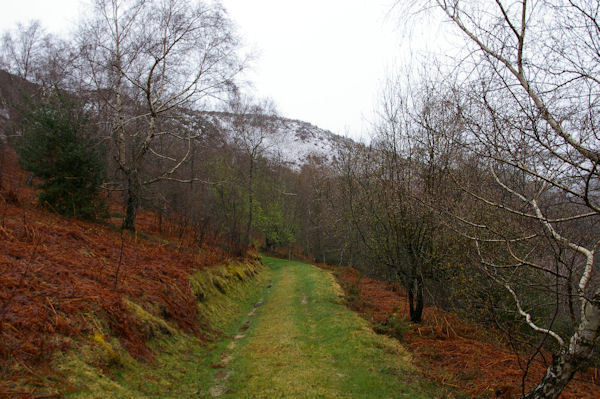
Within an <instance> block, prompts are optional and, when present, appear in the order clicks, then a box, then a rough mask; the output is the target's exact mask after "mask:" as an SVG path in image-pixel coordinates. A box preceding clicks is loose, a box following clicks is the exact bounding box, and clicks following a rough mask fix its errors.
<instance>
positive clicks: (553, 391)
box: [523, 290, 600, 399]
mask: <svg viewBox="0 0 600 399" xmlns="http://www.w3.org/2000/svg"><path fill="white" fill-rule="evenodd" d="M585 301H586V302H585V304H584V307H583V310H582V320H581V321H580V323H579V328H578V329H577V331H576V332H575V334H573V336H572V337H571V340H570V341H569V344H568V345H567V346H565V347H564V348H563V350H562V351H561V352H560V353H559V354H558V355H555V356H554V357H553V358H552V364H551V365H550V366H549V367H548V368H547V369H546V374H545V375H544V378H542V381H541V382H540V383H539V384H538V385H537V386H536V387H535V388H534V389H533V391H531V392H529V393H528V394H527V395H525V396H524V397H523V398H524V399H542V398H544V399H555V398H558V397H559V396H560V394H561V392H562V391H563V389H564V388H565V387H566V386H567V384H568V383H569V381H571V379H572V378H573V375H575V373H576V372H577V371H579V370H580V369H582V368H584V367H585V366H586V363H587V362H588V361H589V360H590V358H591V356H592V354H593V350H594V343H595V342H596V340H597V339H598V334H599V333H600V306H599V305H600V290H597V291H596V292H595V294H594V297H593V298H592V299H591V300H585Z"/></svg>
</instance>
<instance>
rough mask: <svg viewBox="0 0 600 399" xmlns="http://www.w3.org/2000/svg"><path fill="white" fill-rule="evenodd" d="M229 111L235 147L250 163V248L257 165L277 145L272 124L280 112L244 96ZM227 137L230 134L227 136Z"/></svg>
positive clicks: (236, 98) (247, 242)
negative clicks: (230, 112) (274, 140)
mask: <svg viewBox="0 0 600 399" xmlns="http://www.w3.org/2000/svg"><path fill="white" fill-rule="evenodd" d="M230 109H231V111H232V113H233V116H232V118H233V119H232V124H231V133H232V134H233V143H234V144H235V145H236V146H237V147H239V148H240V149H241V150H242V152H243V153H244V155H245V157H246V159H247V169H246V172H247V180H246V184H247V195H248V202H247V206H248V218H247V220H246V229H245V233H244V238H243V245H244V246H248V245H250V244H251V243H252V227H253V222H254V220H253V219H254V208H255V189H254V185H255V169H256V163H257V161H258V159H259V158H262V157H264V156H265V153H266V152H267V151H268V150H269V148H270V147H272V146H273V145H274V144H275V143H274V142H273V136H274V131H273V126H274V124H273V121H274V118H275V117H276V115H277V111H276V110H275V105H274V103H273V102H272V101H270V100H262V101H254V100H252V99H250V98H247V97H244V96H241V95H236V96H234V97H233V99H232V100H231V102H230ZM224 134H227V133H226V132H224Z"/></svg>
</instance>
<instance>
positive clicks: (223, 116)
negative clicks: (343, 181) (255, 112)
mask: <svg viewBox="0 0 600 399" xmlns="http://www.w3.org/2000/svg"><path fill="white" fill-rule="evenodd" d="M252 117H253V116H248V119H252ZM200 118H201V119H202V120H203V123H205V124H208V125H209V126H204V128H205V131H214V132H215V133H216V134H217V135H220V136H221V139H223V140H224V141H225V142H227V143H228V144H232V145H235V128H234V123H235V121H236V119H237V120H239V118H240V116H239V115H236V114H232V113H227V112H201V113H200ZM265 118H267V119H268V121H267V123H266V124H265V125H266V127H265V126H264V125H263V127H262V128H259V127H255V129H256V130H258V129H261V131H260V132H258V131H256V132H254V134H262V135H263V136H264V140H263V142H262V144H261V146H262V148H263V149H264V154H265V155H266V157H267V158H270V159H272V160H275V161H279V162H281V163H282V164H284V165H285V166H288V167H290V168H292V169H295V170H299V169H301V168H302V166H303V165H305V164H306V163H307V162H308V161H309V160H310V159H311V158H317V159H320V160H322V161H325V162H333V161H335V160H336V159H338V158H339V155H340V150H341V149H342V148H344V147H345V146H348V145H353V144H354V142H353V141H352V140H351V139H349V138H347V137H343V136H339V135H337V134H335V133H332V132H331V131H329V130H325V129H321V128H319V127H317V126H314V125H312V124H310V123H308V122H303V121H299V120H294V119H287V118H283V117H272V116H268V117H265ZM250 129H252V127H250ZM250 134H253V133H252V132H251V133H250Z"/></svg>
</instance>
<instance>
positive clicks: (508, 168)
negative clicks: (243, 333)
mask: <svg viewBox="0 0 600 399" xmlns="http://www.w3.org/2000/svg"><path fill="white" fill-rule="evenodd" d="M93 5H94V6H93V11H92V12H91V13H90V14H89V15H87V16H85V17H84V18H83V19H82V20H81V21H80V22H79V25H78V26H77V29H75V30H74V32H75V33H74V34H73V36H72V37H69V38H59V37H56V36H53V35H51V34H48V33H47V32H46V31H45V30H44V28H43V26H41V25H40V23H38V22H31V23H28V24H25V25H18V26H17V27H16V28H15V29H14V30H11V31H7V32H5V33H4V35H3V37H2V41H1V43H0V50H1V52H0V67H1V68H2V69H3V70H2V71H0V158H2V159H3V160H4V161H6V160H10V159H13V158H15V157H18V162H19V165H20V168H22V170H20V171H16V169H15V168H9V167H5V166H4V165H7V162H8V161H6V162H4V161H3V163H2V165H3V169H0V188H1V189H2V191H1V197H0V201H1V202H2V204H3V205H0V208H2V206H4V211H0V212H4V216H2V221H1V223H2V227H1V228H0V230H1V231H7V230H6V229H8V227H7V226H8V225H7V222H6V220H8V219H10V214H11V213H10V212H12V211H7V209H11V208H9V204H11V203H17V202H19V201H21V202H24V200H23V199H22V198H21V199H20V198H19V195H20V194H19V195H16V194H15V192H16V191H14V189H13V183H12V182H13V181H14V179H15V176H17V175H18V176H20V179H22V180H27V183H28V184H29V186H28V188H26V189H24V190H29V191H26V192H28V193H30V195H34V194H35V196H36V198H37V199H36V200H35V201H37V205H35V209H37V211H40V210H44V212H50V213H51V214H52V215H57V214H58V215H63V216H64V217H67V218H69V219H68V220H69V222H68V223H75V224H77V223H79V220H87V221H92V222H93V223H97V224H106V223H111V221H113V222H114V221H115V220H117V221H118V222H115V223H118V225H119V226H118V229H117V230H118V232H115V233H114V237H117V238H115V243H114V245H115V246H116V247H115V248H108V247H107V248H104V251H106V252H107V255H106V256H107V257H110V256H112V257H113V258H114V262H116V263H118V265H119V266H120V265H121V263H122V262H121V259H120V258H119V257H121V258H122V256H123V253H124V252H123V248H124V247H125V253H126V254H127V251H128V250H129V249H128V247H129V246H132V245H134V244H133V242H132V241H129V240H131V239H132V237H137V234H138V233H141V232H143V230H144V229H143V227H141V226H146V224H145V223H146V222H147V220H148V218H150V216H148V215H152V218H153V220H155V225H154V227H153V229H154V230H155V231H156V232H160V233H163V232H165V233H168V234H169V235H170V236H171V237H176V238H178V239H179V240H180V242H184V241H185V245H186V247H188V248H192V249H193V250H198V251H199V252H198V253H200V252H202V251H205V252H202V253H204V254H205V255H206V254H207V253H208V252H210V254H211V255H210V256H209V255H206V256H208V257H209V258H210V259H211V260H207V262H206V264H211V263H212V264H214V263H218V259H225V258H227V257H231V258H243V257H245V256H248V254H249V253H251V254H254V253H256V252H255V251H257V250H258V251H260V252H264V253H268V254H272V255H278V256H280V257H284V258H290V259H291V258H294V259H304V260H308V261H310V262H314V263H322V264H328V265H336V266H343V267H352V268H354V269H356V270H358V271H360V272H361V273H363V274H364V275H366V276H369V277H370V278H374V279H376V280H379V281H385V282H390V283H393V284H397V285H398V287H400V288H399V289H400V290H402V292H403V295H404V296H405V297H406V301H407V304H408V306H407V309H406V311H407V314H406V315H404V317H405V318H406V321H405V323H406V324H409V323H410V324H411V325H417V326H418V325H419V324H421V323H423V322H424V321H425V319H426V318H427V312H426V311H425V310H426V308H427V307H429V306H435V307H436V308H438V309H441V310H443V311H446V312H452V314H455V315H458V317H460V318H462V319H464V320H468V321H469V322H470V323H474V324H477V325H480V326H484V328H486V329H490V330H493V331H494V332H495V334H496V336H497V337H501V338H498V339H501V340H502V341H503V342H505V343H506V345H507V346H508V347H510V348H511V350H512V351H514V352H515V353H518V354H519V357H520V364H522V371H523V375H524V376H523V379H522V386H521V387H518V389H517V392H518V396H519V397H523V398H557V397H560V395H561V392H562V391H563V390H564V389H565V387H566V386H567V385H568V384H569V383H570V381H571V380H573V378H574V377H575V376H576V374H577V373H579V372H582V371H583V370H585V369H587V368H588V367H597V366H600V363H599V362H600V357H599V353H598V349H599V348H598V340H599V334H600V274H599V270H598V267H599V265H598V258H597V257H596V252H597V250H598V247H599V245H600V226H599V222H600V180H599V178H600V172H599V163H600V132H599V123H600V120H599V110H600V108H599V107H600V103H599V101H600V80H599V79H598V76H600V74H599V72H600V70H599V69H600V4H599V3H598V2H597V1H595V0H581V1H572V0H543V1H542V0H540V1H531V0H521V1H501V0H494V1H492V0H489V1H488V0H486V1H475V0H473V1H471V0H455V1H446V0H428V1H423V2H416V1H415V2H411V1H408V0H406V1H399V2H397V3H396V5H395V7H396V8H398V9H400V10H401V14H403V15H406V17H404V18H405V19H401V20H400V21H399V23H407V24H408V19H409V18H410V19H411V20H412V21H413V22H412V23H421V22H422V23H427V22H428V21H431V20H435V21H443V22H444V23H445V24H446V26H447V27H448V30H449V32H450V33H449V34H451V35H453V36H452V37H455V38H456V39H455V40H456V42H460V45H459V46H458V47H459V51H458V52H456V54H457V55H456V56H452V57H451V56H445V57H440V58H439V59H433V58H427V59H426V60H425V61H422V62H419V63H418V64H417V63H416V62H415V65H412V66H410V67H408V66H407V67H406V68H404V69H402V70H400V71H398V72H397V73H395V74H394V75H393V76H388V77H387V79H386V84H385V87H384V88H383V90H382V91H381V95H380V106H379V108H378V120H377V121H376V123H375V124H374V126H373V131H372V137H371V140H370V143H369V144H364V143H355V142H353V141H351V140H347V139H341V138H340V140H339V142H338V143H337V148H336V151H335V154H334V156H333V159H326V158H324V157H318V156H314V157H311V158H309V159H307V160H306V162H304V163H303V164H302V165H301V166H300V167H298V168H291V167H289V165H287V164H285V163H284V162H282V161H281V158H280V157H278V156H277V155H276V154H277V151H275V150H273V148H270V146H269V145H267V143H268V142H271V141H269V140H268V138H269V137H270V136H271V135H273V134H274V133H273V132H274V131H276V130H277V129H278V127H279V126H280V125H281V124H282V123H283V122H282V121H284V120H285V119H284V118H283V117H282V116H280V115H278V113H277V111H276V106H275V104H274V102H273V101H271V100H262V99H257V98H254V97H253V96H252V95H250V94H248V90H247V88H246V87H244V82H243V81H242V79H241V76H242V73H243V71H245V69H246V68H248V67H249V66H250V65H251V62H252V60H251V58H249V57H247V56H246V55H245V54H244V53H243V52H242V46H241V38H240V37H238V36H237V33H236V30H235V25H234V22H233V21H231V20H230V19H229V17H228V16H227V13H226V11H225V10H224V9H223V8H222V7H221V6H220V5H219V4H218V3H209V2H204V1H202V2H198V1H187V0H164V1H144V0H95V1H94V2H93ZM415 20H416V21H420V22H414V21H415ZM215 121H218V122H219V123H216V122H215ZM274 154H275V155H274ZM24 171H27V172H24ZM23 195H25V194H23ZM37 211H36V212H37ZM7 214H8V215H9V217H8V219H7V216H6V215H7ZM15 215H16V213H15ZM15 215H13V216H14V217H15V218H16V217H17V216H15ZM52 217H53V218H54V217H55V216H52ZM15 223H16V222H15ZM23 223H24V225H26V224H27V223H26V222H23ZM40 234H43V233H40ZM65 234H66V233H65ZM84 236H85V234H84ZM6 237H8V236H6ZM28 237H29V238H28V239H29V240H30V241H31V242H30V244H31V245H30V247H29V248H30V250H28V251H29V252H30V253H27V252H28V251H25V252H24V253H22V254H20V255H19V256H20V258H25V259H34V258H35V257H36V256H37V255H36V254H35V252H37V251H43V250H45V249H42V248H40V249H35V248H37V244H35V240H36V238H35V237H34V236H33V235H32V236H28ZM124 237H125V238H124ZM78 239H80V240H84V241H85V240H86V238H85V237H81V238H78ZM124 243H125V244H124ZM106 245H109V244H106ZM119 246H120V248H119ZM206 248H210V251H208V252H206V251H207V250H206ZM152 251H154V252H153V253H154V255H155V256H156V257H160V256H165V257H168V256H169V255H168V254H166V253H163V252H161V251H163V250H162V249H156V250H152ZM109 252H110V253H111V255H110V256H109V255H108V253H109ZM113 252H114V253H113ZM119 252H120V255H118V253H119ZM11 256H12V255H11ZM6 259H8V255H7V257H6ZM11 259H12V258H11ZM111 259H112V258H111ZM117 259H119V260H118V261H117ZM56 261H57V262H60V260H56ZM2 262H4V260H3V261H2ZM194 262H195V261H191V260H190V261H189V262H188V263H185V262H184V263H185V266H182V270H183V269H185V270H187V268H190V271H189V272H190V273H191V270H192V269H194V266H193V265H194ZM30 263H31V262H30ZM8 265H9V261H8V260H7V261H6V262H5V265H3V268H4V266H6V267H7V268H8ZM198 267H200V266H198ZM138 269H139V270H138ZM26 270H27V269H26ZM134 271H136V272H138V273H140V274H141V275H143V274H144V273H155V272H154V271H152V270H150V269H148V270H144V268H143V267H138V268H129V269H128V270H127V273H128V274H129V275H130V278H135V277H131V273H133V272H134ZM5 272H6V273H7V271H6V270H4V271H3V273H5ZM27 273H28V272H27V271H26V272H19V273H17V274H15V276H14V278H13V280H11V281H12V283H10V284H12V287H17V288H13V289H12V290H11V289H10V287H9V286H10V284H9V283H6V284H7V285H6V287H5V289H3V290H2V295H1V296H0V298H1V299H2V304H0V321H1V319H3V318H7V317H8V316H7V315H10V314H11V312H10V308H11V306H12V305H10V304H11V303H12V302H14V301H15V299H14V297H15V294H14V293H15V292H17V291H19V289H21V288H22V287H23V284H25V283H24V282H23V280H26V279H27V277H28V275H27ZM173 273H175V274H172V275H169V276H166V277H165V279H172V280H173V281H178V280H177V279H178V278H179V277H178V275H177V273H183V271H177V272H173ZM98 281H99V284H100V285H102V286H103V287H104V288H103V289H105V290H106V291H107V292H110V291H111V290H117V289H118V287H119V268H117V269H116V273H114V274H111V275H110V276H105V277H102V278H100V280H98ZM174 284H175V285H177V284H180V283H174ZM122 289H124V290H125V289H127V290H129V289H132V288H131V286H127V287H125V286H123V287H122ZM157 289H158V288H157ZM136 292H137V291H136ZM157 292H158V291H157ZM138 293H139V292H138ZM130 294H132V295H133V294H135V292H134V291H132V292H131V293H130ZM107 295H108V294H107ZM182 295H183V294H182ZM18 296H19V295H17V297H18ZM107 298H109V297H106V298H105V299H104V300H105V301H108V299H107ZM110 298H112V299H111V300H113V299H114V298H113V297H110ZM161 298H162V299H161V301H163V302H164V301H167V302H165V304H164V306H165V308H166V309H169V311H171V312H173V317H174V318H175V319H176V320H177V321H178V323H180V324H181V325H183V326H184V328H185V329H187V330H188V331H195V330H196V329H197V327H195V326H194V325H186V323H188V321H186V318H185V317H184V316H183V315H181V314H179V313H177V312H178V311H177V305H176V304H175V303H171V302H169V301H171V300H167V298H165V297H161ZM114 300H115V301H116V299H114ZM172 300H181V301H184V302H185V303H187V304H188V305H189V302H190V301H192V300H193V298H192V299H190V298H188V297H186V296H181V297H177V298H174V299H172ZM109 305H110V306H109ZM188 305H186V306H185V309H191V308H193V306H191V305H190V306H188ZM44 306H46V305H44ZM72 306H75V305H74V304H73V305H72ZM106 306H109V307H110V308H111V309H112V312H113V314H115V315H116V314H118V313H119V306H120V305H117V304H116V302H114V303H111V304H107V305H106ZM7 320H8V319H7ZM123 323H125V322H123ZM123 325H127V324H126V323H125V324H123ZM0 328H2V329H3V331H2V333H3V334H9V332H7V329H6V327H4V325H3V327H0ZM65 328H66V327H65ZM10 334H12V333H10ZM135 334H136V333H135V332H134V331H126V332H125V335H126V336H130V338H131V337H133V338H131V339H130V340H129V341H128V342H130V343H131V345H132V346H135V345H134V344H133V343H135V342H137V341H136V339H135V337H134V336H135ZM134 351H137V353H138V354H139V355H140V356H141V357H144V356H145V353H146V352H145V348H144V347H143V345H138V346H137V347H136V349H135V350H134ZM11 353H12V352H10V350H4V351H1V354H2V356H3V358H4V359H7V358H9V357H11V356H13V355H14V354H11ZM536 362H541V363H543V364H544V368H545V372H544V373H543V375H542V376H540V377H539V378H538V379H537V381H535V383H534V384H531V383H529V384H526V380H527V377H526V376H527V373H528V372H529V368H530V365H531V364H534V363H536Z"/></svg>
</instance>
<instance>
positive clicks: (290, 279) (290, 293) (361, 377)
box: [208, 258, 436, 399]
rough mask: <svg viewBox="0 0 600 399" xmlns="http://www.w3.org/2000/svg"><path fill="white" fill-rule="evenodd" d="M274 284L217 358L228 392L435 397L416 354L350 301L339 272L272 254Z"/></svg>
mask: <svg viewBox="0 0 600 399" xmlns="http://www.w3.org/2000/svg"><path fill="white" fill-rule="evenodd" d="M265 263H266V264H267V266H269V268H270V273H271V278H272V284H269V286H268V288H266V289H265V292H264V295H263V298H261V299H260V300H259V301H258V302H257V303H255V304H254V307H253V309H252V310H251V311H250V312H249V313H248V315H247V317H246V320H245V321H244V322H243V323H242V325H241V327H240V329H239V331H238V332H237V334H236V335H235V336H234V337H233V338H232V339H231V341H230V342H229V344H228V345H227V346H226V347H225V349H224V350H223V353H222V354H221V355H220V360H221V362H220V363H218V364H213V368H214V378H213V379H214V384H213V385H212V386H211V387H210V389H209V394H210V396H208V397H212V398H215V397H222V398H269V399H272V398H431V397H436V395H435V391H436V389H435V387H433V386H430V385H428V384H426V383H424V382H423V381H421V379H420V377H419V376H418V374H417V373H416V371H415V369H414V368H413V366H412V365H411V361H410V355H409V354H408V353H407V352H406V351H405V350H404V348H403V347H402V346H401V345H400V344H399V343H398V342H396V341H394V340H392V339H389V338H387V337H384V336H380V335H376V334H375V333H373V331H372V330H371V328H370V327H369V326H368V324H367V322H366V321H365V320H363V319H361V318H360V317H359V316H358V315H356V314H355V313H353V312H351V311H350V310H348V309H347V308H346V307H345V306H344V305H343V299H342V296H343V295H342V292H341V290H340V288H339V286H337V283H336V282H335V280H334V279H333V277H332V276H331V275H330V274H329V273H328V272H326V271H323V270H321V269H318V268H316V267H313V266H310V265H306V264H302V263H298V262H287V261H283V260H279V259H272V258H266V259H265Z"/></svg>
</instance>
